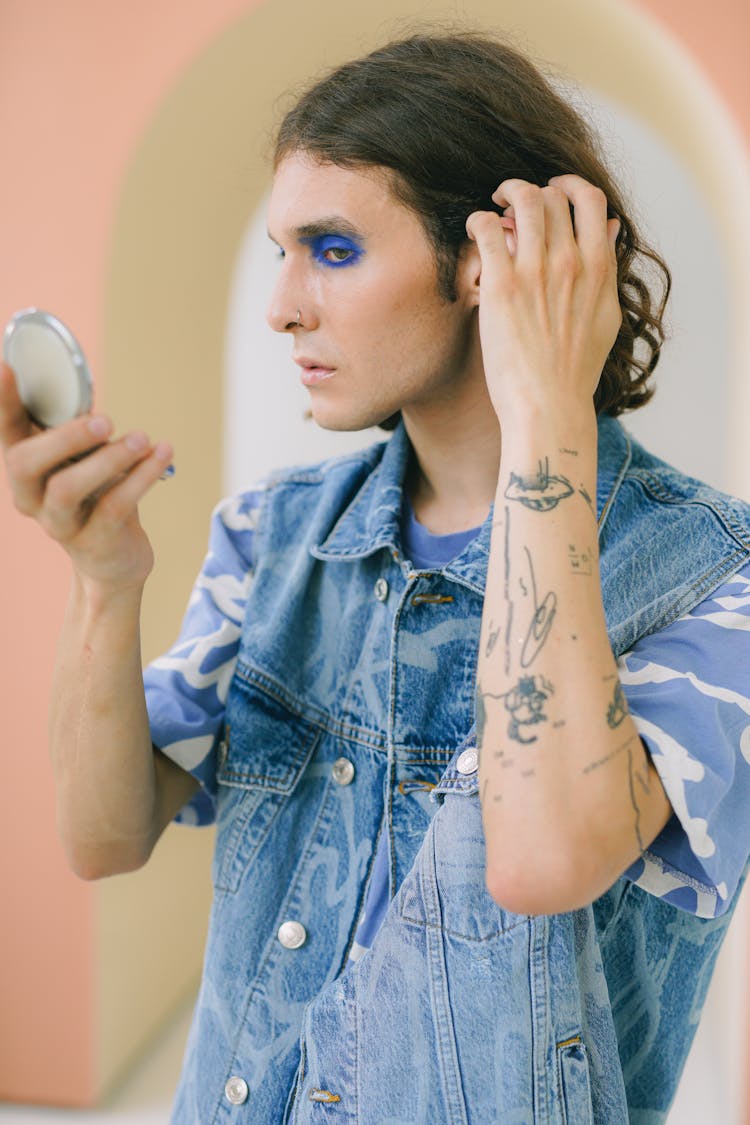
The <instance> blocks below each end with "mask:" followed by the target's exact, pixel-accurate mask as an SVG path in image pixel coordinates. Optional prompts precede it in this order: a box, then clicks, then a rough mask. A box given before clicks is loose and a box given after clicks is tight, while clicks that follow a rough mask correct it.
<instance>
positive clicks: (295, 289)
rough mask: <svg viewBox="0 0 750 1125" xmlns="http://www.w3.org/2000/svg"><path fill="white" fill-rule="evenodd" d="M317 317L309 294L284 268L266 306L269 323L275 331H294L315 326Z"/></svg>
mask: <svg viewBox="0 0 750 1125" xmlns="http://www.w3.org/2000/svg"><path fill="white" fill-rule="evenodd" d="M316 319H317V317H316V314H315V311H314V308H313V304H312V302H311V300H310V299H309V294H307V293H306V292H305V290H304V287H303V286H302V285H300V284H298V283H295V282H294V280H293V279H292V278H291V277H290V276H289V275H288V274H285V272H284V270H283V268H282V271H281V272H280V273H279V276H278V278H277V279H276V284H275V285H274V287H273V292H272V293H271V298H270V300H269V302H268V305H267V307H266V321H267V323H268V325H269V326H270V327H271V328H272V329H273V331H274V332H293V331H294V330H295V329H296V328H308V329H309V328H312V327H314V324H313V321H314V320H316Z"/></svg>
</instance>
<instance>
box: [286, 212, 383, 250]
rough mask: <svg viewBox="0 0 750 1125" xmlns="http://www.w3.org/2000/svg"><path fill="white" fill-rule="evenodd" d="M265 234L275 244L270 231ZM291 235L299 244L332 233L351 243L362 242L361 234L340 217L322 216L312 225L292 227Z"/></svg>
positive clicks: (305, 224)
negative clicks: (348, 239)
mask: <svg viewBox="0 0 750 1125" xmlns="http://www.w3.org/2000/svg"><path fill="white" fill-rule="evenodd" d="M267 233H268V237H269V238H270V239H271V242H276V239H275V238H274V237H273V235H272V234H271V232H270V230H269V231H268V232H267ZM291 233H292V235H293V236H294V237H295V238H296V239H297V240H298V241H299V242H305V241H308V240H309V239H312V238H320V236H321V235H323V234H334V233H335V234H342V235H345V236H346V237H347V238H351V239H352V241H353V242H358V243H362V242H364V236H363V235H362V232H361V231H359V230H357V228H356V227H355V226H352V224H351V223H350V222H349V221H348V219H344V218H342V217H341V215H329V216H324V217H323V218H322V219H316V220H315V221H314V222H312V223H304V224H303V225H302V226H300V227H294V228H293V230H292V232H291ZM277 245H278V244H277Z"/></svg>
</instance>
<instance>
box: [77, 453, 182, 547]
mask: <svg viewBox="0 0 750 1125" xmlns="http://www.w3.org/2000/svg"><path fill="white" fill-rule="evenodd" d="M173 456H174V452H173V449H172V446H171V445H170V444H169V443H168V442H165V441H162V442H159V443H158V444H157V445H155V446H154V447H153V449H151V450H150V452H149V454H148V456H146V457H143V458H142V459H141V460H140V461H138V462H137V464H136V465H134V466H133V468H132V469H130V471H129V472H128V473H127V474H126V475H125V476H124V477H122V478H121V479H120V480H119V481H117V483H115V484H113V485H112V486H111V487H110V488H108V489H107V491H106V492H105V493H104V494H103V495H102V496H101V497H100V498H99V499H98V500H97V502H96V505H95V507H94V509H93V512H92V515H91V519H90V521H89V525H90V526H91V528H92V530H93V528H94V527H98V528H99V529H101V530H104V531H110V530H114V529H116V528H118V527H120V526H121V525H122V524H123V523H124V522H125V521H126V520H127V519H129V518H130V516H132V515H133V513H134V512H135V510H136V508H137V507H138V504H139V503H140V501H141V500H142V499H143V497H144V496H145V494H146V493H147V492H148V490H149V489H150V488H151V487H152V486H153V485H154V484H156V482H157V481H158V480H160V479H161V478H162V476H163V475H164V472H165V470H166V469H167V468H168V466H169V465H170V464H171V462H172V457H173Z"/></svg>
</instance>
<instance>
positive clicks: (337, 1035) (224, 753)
mask: <svg viewBox="0 0 750 1125" xmlns="http://www.w3.org/2000/svg"><path fill="white" fill-rule="evenodd" d="M408 455H409V443H408V439H407V437H406V434H405V431H404V430H403V427H399V429H397V430H396V431H395V432H394V434H393V436H392V437H391V439H390V441H388V442H386V443H380V444H378V445H377V446H374V447H372V448H370V449H368V450H364V451H362V452H361V453H358V454H356V455H352V456H346V457H343V458H338V459H335V460H332V461H328V462H324V463H323V464H322V465H319V466H316V467H313V468H309V469H304V470H288V471H285V472H284V473H283V474H280V475H279V476H278V477H276V478H275V479H274V480H273V481H272V482H271V483H270V484H269V487H268V490H267V493H266V496H265V498H264V503H263V507H262V509H261V513H260V517H259V523H258V528H257V540H256V542H257V551H256V560H257V565H256V569H255V580H254V584H253V587H252V590H251V594H250V598H249V604H248V607H247V615H246V619H245V624H244V627H243V634H242V639H241V644H240V651H239V657H238V660H237V665H236V670H235V675H234V679H233V681H232V685H231V688H230V692H229V697H228V701H227V708H226V722H225V737H224V739H223V740H222V742H221V744H220V746H219V749H218V757H217V779H218V790H219V794H218V811H217V841H216V851H215V857H214V864H213V880H214V886H215V898H214V904H213V908H212V913H211V919H210V926H209V934H208V941H207V949H206V960H205V969H204V976H203V981H202V985H201V991H200V995H199V999H198V1004H197V1007H196V1012H195V1015H194V1019H193V1025H192V1028H191V1032H190V1037H189V1041H188V1048H187V1053H186V1058H185V1064H184V1069H183V1075H182V1079H181V1083H180V1087H179V1090H178V1093H177V1097H176V1102H175V1106H174V1111H173V1118H172V1120H173V1122H174V1123H175V1125H215V1123H219V1122H222V1123H223V1122H238V1123H248V1125H249V1123H252V1125H308V1123H309V1125H317V1123H323V1122H336V1123H344V1122H345V1123H347V1125H354V1123H357V1125H442V1123H446V1125H492V1123H494V1122H502V1123H506V1125H527V1123H534V1125H537V1123H540V1125H541V1123H545V1125H546V1123H554V1125H565V1123H567V1125H585V1123H587V1122H602V1123H606V1125H619V1123H622V1125H625V1123H627V1122H628V1121H629V1120H630V1121H635V1122H641V1123H642V1125H654V1123H656V1122H661V1121H663V1120H664V1119H665V1115H666V1110H667V1108H668V1106H669V1103H670V1101H671V1099H672V1096H673V1094H674V1090H675V1087H676V1082H677V1079H678V1077H679V1073H680V1071H681V1068H682V1065H683V1063H684V1060H685V1057H686V1055H687V1050H688V1047H689V1045H690V1042H691V1039H692V1035H693V1032H694V1030H695V1026H696V1024H697V1019H698V1015H699V1014H700V1009H701V1006H702V1004H703V999H704V996H705V992H706V988H707V986H708V981H709V979H710V975H711V971H712V968H713V964H714V960H715V957H716V954H717V952H718V949H719V945H720V942H721V939H722V937H723V934H724V931H725V929H726V925H727V922H728V919H729V917H730V915H731V909H732V908H731V907H730V909H729V910H728V911H727V912H726V913H725V914H723V915H722V917H720V918H717V919H712V920H708V919H700V918H696V917H694V916H692V915H689V914H686V913H684V912H681V911H679V910H677V909H676V908H675V907H673V906H670V905H669V904H667V903H665V902H663V901H661V900H660V899H657V898H655V897H653V896H651V895H649V894H647V893H645V892H644V891H642V890H641V889H640V888H638V887H636V886H635V885H633V884H632V883H631V882H628V881H627V880H626V879H624V878H623V879H620V880H619V881H618V883H616V884H615V886H614V887H613V888H612V889H611V890H610V891H609V892H608V893H607V894H606V895H604V896H603V897H602V898H601V899H599V900H598V901H597V902H596V903H594V904H593V906H591V907H588V908H587V909H584V910H578V911H576V912H574V913H570V914H563V915H556V916H551V917H542V916H539V917H526V916H520V915H514V914H510V913H508V912H507V911H505V910H503V909H502V908H501V907H500V906H498V905H497V904H496V903H495V902H494V900H493V899H492V898H491V896H490V895H489V893H488V892H487V890H486V885H485V853H484V840H483V833H482V823H481V810H480V804H479V796H478V792H477V780H476V774H474V775H473V776H466V775H465V774H463V773H461V772H459V770H458V769H457V761H458V757H459V754H460V753H461V752H462V751H463V750H464V749H465V748H466V747H467V746H470V745H472V744H473V732H474V727H473V724H474V686H475V672H476V661H477V652H478V644H479V630H480V624H481V614H482V600H483V591H484V583H485V578H486V570H487V560H488V553H489V543H490V533H491V513H490V516H489V517H488V519H487V521H486V522H485V524H484V525H483V527H482V529H481V531H480V533H479V535H478V536H477V538H476V539H475V540H473V542H471V543H470V544H469V545H468V546H467V547H466V548H465V549H464V550H463V551H462V553H461V554H460V555H459V556H458V557H457V558H455V559H454V560H453V561H452V562H451V563H449V564H448V565H446V566H445V567H443V568H442V569H440V570H434V571H414V570H412V568H411V566H410V564H409V561H408V560H407V559H404V558H403V556H402V554H401V547H400V540H399V516H400V507H401V485H402V480H403V475H404V471H405V468H406V464H407V458H408ZM598 456H599V475H598V487H597V510H598V514H599V527H600V549H601V576H602V590H603V599H604V606H605V610H606V617H607V628H608V632H609V637H610V641H611V644H612V648H613V650H614V652H615V654H618V655H619V654H622V653H623V652H625V651H627V650H628V649H629V648H630V647H631V646H632V645H633V644H634V642H635V641H636V640H638V638H640V637H642V636H644V635H646V634H648V633H650V632H653V631H655V630H658V629H660V628H661V627H663V626H665V625H667V624H669V623H670V622H672V621H674V620H676V619H677V618H678V617H680V616H681V615H682V614H684V613H685V612H687V611H688V610H689V609H691V608H692V607H694V606H695V605H696V604H697V603H698V602H700V601H701V600H702V598H703V597H705V596H706V595H707V594H708V593H709V592H710V591H711V590H713V589H715V588H716V587H717V586H718V585H719V584H720V583H721V582H722V581H723V580H724V579H725V578H728V577H729V576H731V575H732V574H733V573H734V572H736V571H737V570H738V569H739V568H740V567H741V566H742V565H743V563H744V562H745V561H746V560H747V559H748V558H750V512H748V508H747V506H746V505H744V504H742V503H741V502H740V501H737V500H733V499H731V498H729V497H726V496H723V495H721V494H719V493H717V492H715V491H714V490H712V489H710V488H708V487H707V486H705V485H702V484H699V483H698V482H696V481H693V480H691V479H689V478H687V477H685V476H684V475H682V474H680V473H678V472H677V471H676V470H674V469H672V468H670V467H668V466H666V465H665V464H663V463H662V462H660V461H659V460H657V459H656V458H654V457H653V456H651V455H650V454H648V453H647V452H646V451H645V450H643V449H642V448H641V447H640V446H639V445H638V444H637V443H636V442H634V441H633V440H632V439H631V438H629V437H628V435H627V434H626V432H625V431H624V430H623V429H622V427H621V426H620V425H619V423H618V422H617V421H615V420H614V419H611V418H607V417H602V418H600V419H599V452H598ZM386 821H387V823H388V825H389V827H390V832H389V839H390V846H391V855H390V876H389V877H390V892H391V902H390V906H389V910H388V913H387V915H386V917H385V920H384V923H383V925H382V927H381V929H380V931H379V932H378V934H377V936H376V938H375V941H374V943H373V947H372V949H371V950H369V951H367V952H366V953H365V954H363V956H362V957H361V958H360V959H359V960H358V961H356V962H353V963H352V962H349V963H347V957H348V953H349V949H350V947H351V943H352V941H353V939H354V933H355V930H356V926H357V922H358V919H359V915H360V912H361V909H362V906H363V902H364V900H365V895H366V890H367V886H368V881H369V877H370V873H371V869H372V864H373V860H374V857H375V853H376V849H377V843H378V839H379V836H380V833H381V832H382V831H383V825H384V823H385V822H386ZM529 862H530V863H533V856H530V857H529ZM732 905H733V904H732ZM629 1115H630V1116H629Z"/></svg>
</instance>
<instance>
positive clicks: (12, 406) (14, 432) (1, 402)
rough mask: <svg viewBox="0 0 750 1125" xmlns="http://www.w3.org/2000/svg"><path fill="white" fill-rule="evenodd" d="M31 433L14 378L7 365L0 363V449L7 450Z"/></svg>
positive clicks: (28, 420) (31, 429) (29, 420)
mask: <svg viewBox="0 0 750 1125" xmlns="http://www.w3.org/2000/svg"><path fill="white" fill-rule="evenodd" d="M31 433H33V425H32V422H31V419H30V418H29V416H28V414H27V413H26V409H25V407H24V405H23V403H22V402H21V396H20V395H19V393H18V387H17V386H16V377H15V375H14V374H13V371H12V369H11V368H10V367H8V365H7V363H0V447H1V448H2V449H8V448H9V446H11V445H15V443H16V442H18V441H23V439H24V438H25V437H29V435H30V434H31Z"/></svg>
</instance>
